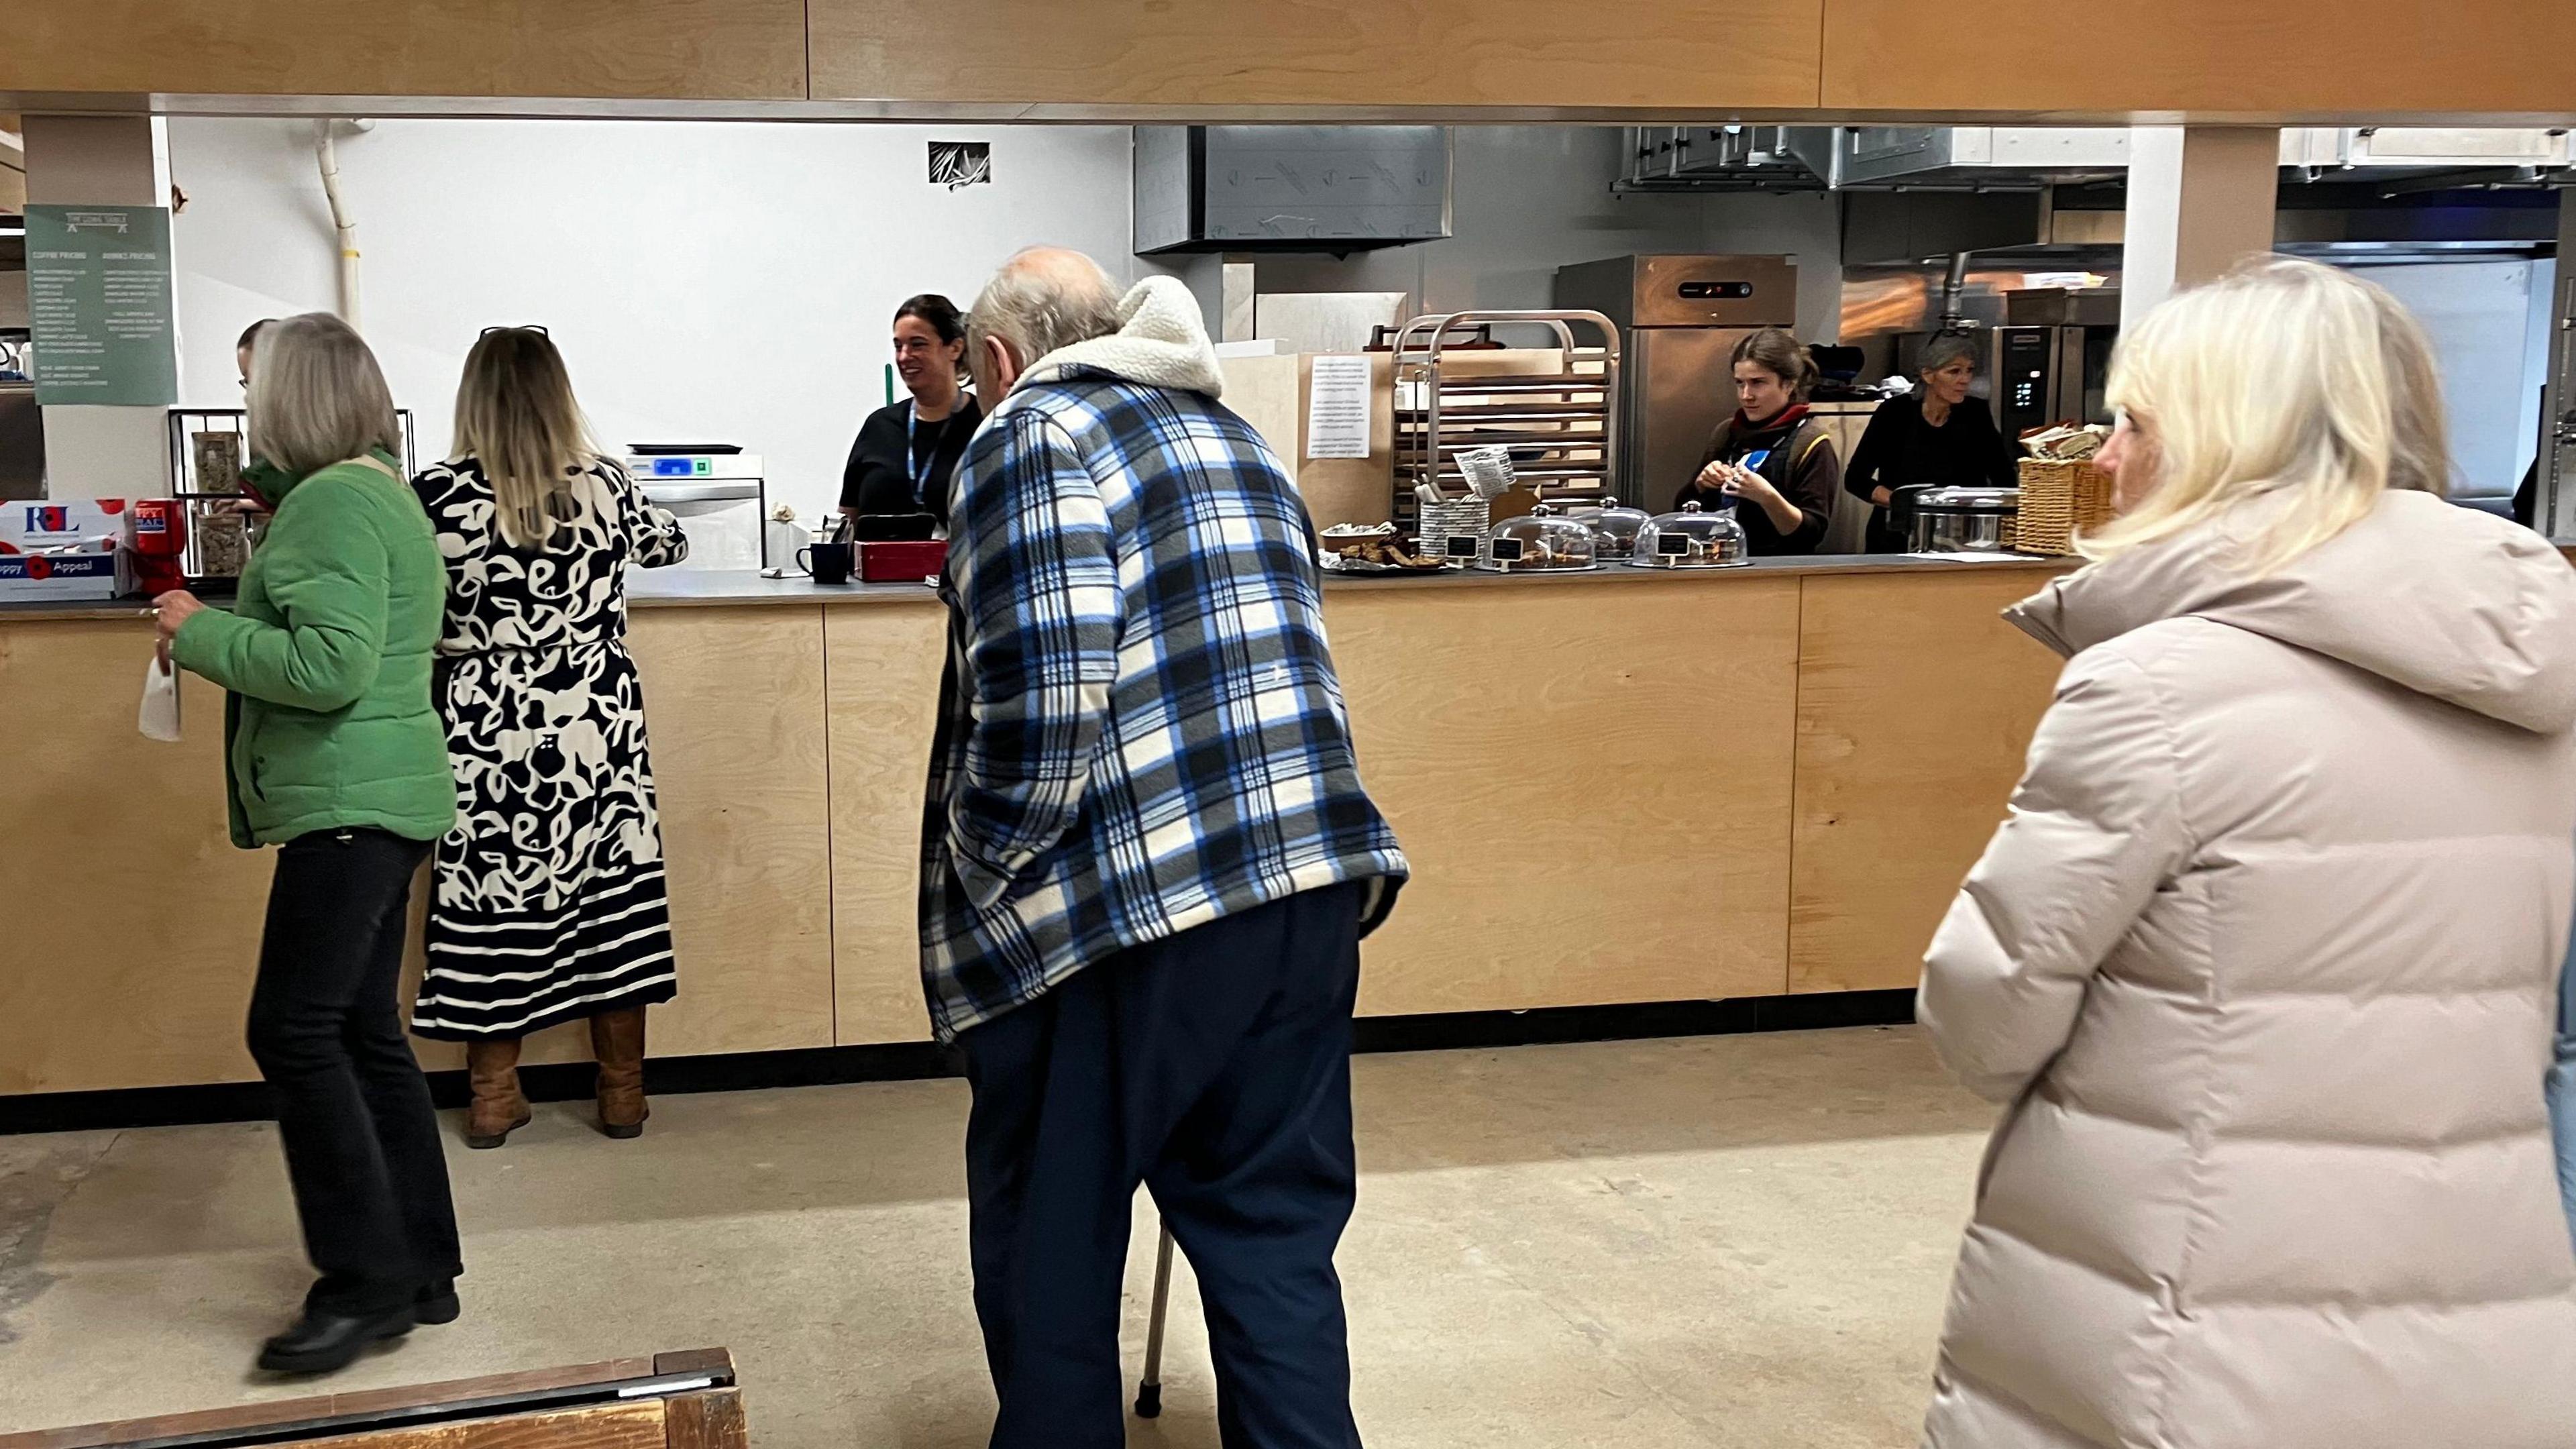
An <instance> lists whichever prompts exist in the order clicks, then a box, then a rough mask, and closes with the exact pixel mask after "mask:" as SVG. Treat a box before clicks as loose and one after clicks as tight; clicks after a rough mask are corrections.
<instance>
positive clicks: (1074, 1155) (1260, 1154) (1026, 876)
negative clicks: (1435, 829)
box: [921, 250, 1405, 1449]
mask: <svg viewBox="0 0 2576 1449" xmlns="http://www.w3.org/2000/svg"><path fill="white" fill-rule="evenodd" d="M967 348H968V359H969V364H970V366H972V367H973V368H974V370H975V374H976V383H977V392H978V394H979V395H980V396H981V397H983V398H984V399H985V400H986V401H985V406H986V408H987V409H988V410H989V415H988V417H987V419H986V421H985V423H984V425H983V427H982V428H981V429H980V430H979V431H978V432H977V434H976V435H975V439H974V441H973V442H971V443H969V444H968V445H967V449H966V455H965V458H964V459H963V461H962V462H961V463H960V464H959V466H958V469H957V473H956V478H955V482H954V484H953V496H952V498H951V500H950V509H949V518H950V528H951V534H952V537H951V540H950V543H949V549H948V564H947V570H946V573H945V575H944V576H943V580H942V591H943V593H944V595H945V597H946V599H947V601H948V604H949V609H950V617H951V623H952V631H951V652H950V662H949V673H948V678H947V680H946V681H945V682H944V683H943V686H942V688H941V696H942V708H941V722H940V734H939V738H938V740H937V742H936V743H935V745H934V746H933V750H932V763H931V780H930V798H929V808H928V811H927V817H926V820H925V822H924V830H923V847H924V852H923V869H922V905H921V919H922V974H923V979H924V984H925V987H926V989H927V991H928V995H929V998H930V1012H931V1019H932V1021H933V1023H934V1024H935V1025H936V1026H937V1028H938V1030H939V1034H940V1035H941V1037H942V1038H943V1039H952V1040H954V1041H955V1042H956V1043H957V1045H958V1047H959V1048H960V1049H961V1051H962V1052H963V1054H964V1056H965V1059H966V1063H967V1076H968V1080H969V1081H970V1083H971V1084H972V1086H973V1088H974V1109H973V1113H972V1116H971V1117H970V1119H969V1121H968V1124H967V1129H966V1169H967V1187H968V1194H969V1197H970V1199H971V1203H972V1211H973V1223H972V1237H973V1249H974V1265H975V1309H976V1313H977V1316H978V1317H979V1318H980V1319H981V1320H982V1323H983V1328H984V1343H985V1351H986V1355H987V1357H988V1359H989V1360H990V1364H991V1368H992V1373H993V1382H994V1387H995V1389H996V1390H997V1392H998V1394H999V1396H1000V1400H1001V1404H1000V1412H999V1415H998V1418H997V1420H996V1423H995V1427H994V1430H993V1438H992V1442H993V1443H994V1444H995V1445H996V1446H1016V1445H1036V1444H1044V1445H1049V1446H1071V1449H1081V1446H1091V1445H1099V1446H1104V1449H1108V1446H1117V1445H1120V1444H1123V1443H1124V1442H1125V1426H1124V1402H1123V1400H1124V1392H1123V1391H1124V1382H1125V1381H1124V1377H1123V1375H1122V1373H1121V1370H1120V1365H1119V1359H1118V1322H1119V1306H1120V1298H1121V1295H1120V1286H1121V1282H1122V1279H1123V1275H1124V1269H1125V1263H1126V1255H1127V1240H1128V1224H1129V1221H1130V1217H1131V1214H1132V1212H1133V1203H1134V1199H1135V1193H1136V1187H1137V1184H1139V1183H1140V1182H1141V1183H1143V1184H1145V1185H1147V1186H1148V1187H1150V1188H1151V1189H1152V1191H1153V1195H1154V1200H1155V1202H1156V1203H1157V1205H1159V1206H1160V1208H1161V1209H1162V1212H1163V1216H1164V1218H1165V1220H1166V1221H1167V1222H1169V1223H1170V1224H1171V1227H1172V1232H1173V1235H1174V1236H1175V1237H1176V1238H1177V1239H1178V1240H1179V1242H1180V1245H1181V1247H1182V1249H1183V1250H1184V1251H1185V1252H1187V1253H1188V1255H1189V1259H1190V1264H1191V1266H1192V1268H1193V1269H1195V1270H1196V1272H1197V1276H1198V1281H1199V1289H1200V1294H1201V1296H1202V1298H1203V1299H1204V1300H1205V1302H1206V1305H1207V1318H1208V1331H1209V1337H1210V1340H1211V1345H1210V1346H1211V1349H1212V1352H1213V1355H1214V1359H1215V1365H1216V1376H1217V1390H1218V1421H1219V1424H1220V1428H1221V1432H1222V1434H1223V1438H1224V1442H1225V1443H1226V1444H1227V1445H1228V1446H1265V1449H1266V1446H1290V1445H1294V1446H1310V1445H1311V1446H1324V1445H1331V1446H1336V1449H1340V1446H1350V1445H1356V1444H1358V1443H1359V1432H1358V1429H1357V1428H1356V1427H1355V1425H1354V1424H1353V1423H1352V1419H1351V1409H1350V1353H1349V1349H1348V1346H1347V1342H1346V1339H1347V1334H1346V1330H1345V1325H1344V1318H1343V1311H1342V1296H1341V1282H1340V1280H1339V1279H1338V1278H1337V1277H1336V1276H1335V1275H1334V1272H1333V1249H1334V1246H1335V1245H1336V1244H1337V1243H1338V1242H1339V1241H1340V1238H1341V1233H1342V1228H1343V1226H1344V1225H1345V1224H1346V1223H1347V1222H1348V1221H1349V1219H1350V1214H1351V1205H1352V1199H1353V1194H1354V1187H1355V1177H1356V1170H1355V1167H1354V1163H1353V1154H1352V1146H1351V1101H1350V1045H1351V1006H1352V1000H1353V997H1354V995H1355V993H1356V992H1357V989H1358V983H1359V941H1360V938H1361V937H1362V936H1363V935H1365V934H1367V932H1368V931H1369V930H1370V929H1371V928H1373V927H1374V926H1375V925H1376V924H1377V923H1378V922H1379V921H1381V920H1383V919H1384V918H1385V915H1386V913H1387V911H1388V909H1389V908H1390V907H1391V906H1392V905H1393V902H1394V896H1395V892H1396V888H1397V887H1398V886H1399V885H1400V884H1401V883H1402V881H1403V879H1404V876H1405V863H1404V857H1403V855H1402V853H1401V852H1399V851H1398V850H1397V848H1396V843H1395V836H1394V834H1393V832H1391V831H1390V830H1389V829H1388V828H1387V824H1386V821H1385V820H1384V819H1383V818H1381V817H1380V816H1379V814H1378V811H1377V808H1376V807H1375V806H1374V805H1372V804H1371V803H1370V801H1369V797H1368V794H1367V792H1366V791H1365V790H1363V789H1362V788H1361V785H1360V778H1359V770H1358V766H1357V763H1356V761H1355V760H1354V758H1353V755H1352V750H1351V739H1350V723H1349V720H1348V718H1347V717H1346V716H1345V714H1344V711H1343V707H1342V696H1341V688H1340V685H1339V683H1338V682H1337V681H1336V680H1335V678H1334V675H1333V660H1332V653H1331V651H1330V649H1329V648H1328V647H1327V645H1326V643H1325V640H1324V624H1323V613H1322V597H1321V594H1320V591H1319V585H1318V581H1317V573H1316V568H1315V545H1314V537H1313V531H1312V527H1311V525H1310V523H1309V521H1308V519H1307V517H1306V511H1305V507H1304V505H1303V504H1302V503H1300V502H1299V500H1298V497H1297V493H1296V489H1295V487H1294V485H1292V484H1291V483H1290V481H1289V479H1288V478H1287V476H1286V474H1285V473H1284V472H1283V470H1282V469H1281V467H1280V463H1279V460H1278V458H1277V457H1275V456H1273V455H1272V453H1271V451H1270V449H1269V448H1268V447H1266V446H1264V445H1263V443H1262V441H1261V438H1260V436H1259V435H1258V434H1257V433H1255V432H1254V431H1253V429H1252V427H1251V425H1250V424H1248V423H1246V422H1244V421H1243V419H1241V418H1240V417H1237V416H1236V415H1235V414H1233V413H1232V412H1229V411H1228V410H1227V409H1226V408H1225V407H1224V406H1222V405H1221V404H1220V403H1219V402H1218V401H1217V395H1218V393H1219V391H1220V390H1221V388H1222V382H1221V380H1220V377H1219V374H1218V370H1217V363H1216V353H1215V349H1213V348H1212V347H1210V346H1209V344H1208V339H1207V332H1206V329H1205V328H1204V327H1203V326H1202V324H1201V323H1200V321H1199V317H1198V305H1197V303H1196V301H1195V300H1194V299H1193V298H1192V297H1191V295H1190V293H1189V290H1188V289H1187V288H1186V287H1184V286H1182V285H1181V284H1180V283H1179V282H1176V281H1174V280H1172V279H1170V278H1164V277H1157V278H1150V279H1148V280H1147V281H1146V282H1145V283H1144V284H1143V285H1141V286H1139V287H1137V288H1136V289H1135V290H1134V291H1132V292H1130V293H1128V294H1127V296H1126V297H1125V299H1124V300H1123V301H1122V300H1121V299H1120V298H1119V296H1118V294H1117V292H1116V290H1115V289H1114V288H1113V287H1112V286H1111V285H1110V282H1109V279H1108V277H1107V275H1106V274H1104V273H1103V272H1102V271H1101V269H1100V267H1099V266H1098V265H1097V264H1096V263H1094V262H1092V261H1091V260H1090V259H1089V258H1087V257H1084V256H1081V255H1079V254H1077V253H1072V252H1063V251H1047V250H1041V251H1031V252H1026V253H1023V254H1021V255H1020V256H1018V257H1016V258H1014V259H1013V260H1012V261H1011V262H1010V263H1009V264H1008V265H1007V266H1005V267H1004V268H1003V269H1002V271H1001V273H1000V274H999V275H998V276H996V277H995V278H994V279H993V281H992V283H991V284H990V285H989V286H987V287H986V288H985V290H984V293H983V295H982V296H981V297H979V298H978V299H977V300H976V303H975V308H974V312H973V315H972V317H971V319H970V320H969V323H968V329H967Z"/></svg>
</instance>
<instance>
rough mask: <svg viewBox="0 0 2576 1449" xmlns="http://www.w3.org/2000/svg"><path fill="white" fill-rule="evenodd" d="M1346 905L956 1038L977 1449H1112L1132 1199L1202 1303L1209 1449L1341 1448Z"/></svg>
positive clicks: (1283, 913)
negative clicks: (1162, 1233) (1167, 1234)
mask: <svg viewBox="0 0 2576 1449" xmlns="http://www.w3.org/2000/svg"><path fill="white" fill-rule="evenodd" d="M1366 889H1367V887H1366V886H1365V885H1343V886H1335V887H1332V888H1330V889H1326V890H1318V891H1311V892H1308V893H1305V894H1303V895H1298V896H1292V897H1290V898H1289V899H1287V900H1284V901H1278V902H1274V903H1272V904H1270V905H1268V906H1264V907H1260V908H1258V909H1255V910H1252V911H1247V912H1245V913H1243V914H1241V915H1237V916H1229V917H1226V918H1223V919H1221V920H1218V921H1215V922H1212V923H1210V924H1208V925H1205V926H1201V927H1199V928H1197V929H1195V930H1191V931H1185V932H1183V933H1181V934H1180V935H1178V936H1174V937H1172V938H1170V939H1169V940H1165V941H1160V942H1156V943H1154V944H1152V945H1149V946H1144V947H1141V948H1139V949H1137V950H1134V951H1128V952H1122V953H1120V954H1119V955H1116V956H1113V957H1110V958H1109V959H1107V960H1104V961H1099V962H1095V963H1093V964H1092V965H1090V966H1087V967H1085V968H1084V969H1083V970H1081V971H1079V972H1077V973H1075V974H1074V975H1073V976H1072V977H1071V978H1070V979H1068V980H1067V981H1065V982H1064V984H1062V985H1060V986H1058V987H1056V988H1055V989H1054V990H1052V991H1049V992H1048V993H1047V994H1045V995H1044V996H1041V997H1039V998H1037V999H1036V1000H1035V1001H1032V1002H1030V1003H1029V1004H1027V1005H1025V1006H1022V1007H1019V1008H1018V1009H1016V1010H1014V1011H1011V1012H1009V1013H1008V1014H1006V1015H1003V1016H1000V1017H997V1018H995V1019H994V1020H992V1021H989V1022H986V1023H984V1024H983V1025H981V1026H977V1027H974V1028H972V1029H971V1030H969V1031H967V1032H965V1033H964V1034H963V1035H961V1036H960V1037H959V1038H958V1042H959V1045H960V1046H961V1047H962V1048H963V1049H964V1052H965V1056H966V1074H967V1080H968V1082H969V1083H970V1084H971V1085H972V1086H973V1088H974V1095H975V1102H974V1109H973V1113H972V1115H971V1117H970V1118H969V1120H968V1123H967V1128H966V1181H967V1192H968V1197H969V1199H970V1204H971V1208H972V1218H973V1238H974V1263H975V1312H976V1315H977V1317H978V1318H980V1319H981V1320H982V1322H983V1328H984V1349H985V1355H986V1357H987V1358H988V1359H989V1361H990V1363H991V1366H992V1372H993V1385H994V1388H995V1390H996V1391H997V1392H998V1394H999V1395H1000V1399H1001V1410H1000V1414H999V1416H998V1418H997V1420H996V1421H995V1424H994V1429H993V1439H992V1442H993V1444H994V1445H995V1446H996V1449H1017V1446H1021V1445H1039V1444H1044V1445H1050V1446H1064V1449H1090V1446H1100V1449H1115V1446H1118V1445H1122V1444H1124V1443H1125V1442H1126V1432H1125V1431H1126V1424H1125V1417H1126V1375H1125V1372H1124V1370H1123V1369H1122V1366H1121V1365H1120V1362H1119V1357H1118V1317H1119V1303H1120V1286H1121V1280H1122V1277H1123V1275H1124V1272H1125V1266H1126V1261H1127V1240H1128V1225H1129V1220H1130V1216H1131V1214H1132V1213H1133V1211H1134V1202H1135V1195H1136V1187H1137V1184H1138V1183H1140V1182H1141V1183H1144V1184H1145V1185H1147V1186H1148V1187H1150V1188H1151V1189H1152V1192H1153V1195H1154V1201H1155V1203H1156V1204H1157V1205H1158V1206H1160V1207H1161V1209H1162V1212H1163V1216H1164V1218H1165V1220H1166V1221H1168V1222H1169V1223H1170V1224H1171V1228H1172V1233H1173V1236H1174V1237H1175V1238H1176V1239H1177V1240H1178V1241H1179V1243H1180V1246H1181V1249H1182V1251H1184V1252H1185V1253H1187V1254H1188V1255H1189V1260H1190V1266H1191V1268H1192V1269H1194V1270H1195V1271H1196V1273H1197V1275H1198V1281H1199V1291H1200V1296H1201V1297H1202V1298H1203V1299H1204V1300H1205V1303H1206V1306H1207V1320H1208V1336H1209V1340H1210V1347H1211V1350H1212V1352H1213V1355H1214V1359H1215V1365H1216V1380H1217V1421H1218V1426H1219V1432H1220V1434H1221V1435H1222V1437H1223V1442H1224V1443H1225V1445H1226V1446H1227V1449H1251V1446H1259V1449H1274V1446H1282V1449H1284V1446H1299V1449H1306V1446H1332V1449H1352V1446H1356V1445H1358V1443H1359V1442H1360V1440H1359V1430H1358V1427H1357V1426H1356V1425H1355V1424H1354V1423H1353V1422H1352V1419H1351V1402H1350V1400H1351V1370H1350V1349H1349V1343H1348V1338H1349V1335H1348V1330H1347V1326H1346V1323H1345V1320H1344V1318H1343V1312H1342V1284H1341V1279H1340V1278H1339V1277H1337V1276H1336V1275H1335V1274H1334V1272H1333V1249H1334V1247H1335V1245H1336V1244H1337V1243H1339V1242H1340V1240H1341V1235H1342V1228H1343V1227H1344V1225H1345V1224H1347V1223H1348V1222H1349V1221H1350V1216H1351V1205H1352V1200H1353V1197H1354V1194H1355V1191H1356V1182H1357V1169H1356V1165H1355V1162H1354V1158H1353V1153H1352V1146H1351V1064H1350V1051H1351V1005H1352V1000H1353V998H1354V996H1355V995H1356V993H1357V991H1358V988H1359V922H1360V910H1361V905H1362V902H1363V900H1364V894H1363V893H1364V892H1365V890H1366Z"/></svg>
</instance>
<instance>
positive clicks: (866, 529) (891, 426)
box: [841, 292, 984, 538]
mask: <svg viewBox="0 0 2576 1449" xmlns="http://www.w3.org/2000/svg"><path fill="white" fill-rule="evenodd" d="M965 359H966V319H965V318H964V317H962V316H960V315H959V314H958V311H957V304H955V303H954V302H951V301H949V300H948V299H947V298H946V297H943V296H940V295H939V294H938V293H936V292H924V293H922V294H921V295H920V296H918V297H914V298H912V299H911V300H910V301H907V302H905V303H904V304H903V305H902V306H900V307H897V308H896V309H895V313H894V370H895V375H896V376H898V377H900V378H902V379H903V386H904V390H905V391H907V392H909V393H911V394H912V396H911V397H910V398H908V399H906V400H904V401H903V402H899V403H895V404H892V405H890V406H887V407H882V408H879V409H877V410H876V411H875V412H873V413H870V414H868V420H867V421H866V422H865V423H863V424H861V425H860V427H859V436H858V441H856V442H854V443H852V444H851V445H850V461H849V464H848V466H846V467H844V468H843V469H842V470H841V511H842V512H843V513H847V514H851V515H853V516H855V517H857V518H860V519H863V520H868V521H867V522H863V523H861V524H860V526H859V537H861V538H902V537H914V538H928V537H930V536H931V532H932V530H933V529H944V528H945V527H947V524H948V482H949V479H950V477H951V476H952V475H954V474H955V473H956V471H957V460H958V459H959V458H962V457H964V456H965V454H966V440H967V439H968V438H971V437H973V436H975V426H976V424H978V423H981V422H982V421H983V420H984V413H983V409H982V408H980V407H979V406H977V404H976V402H975V395H974V394H973V393H970V392H968V391H966V390H965V387H964V382H963V378H964V369H965Z"/></svg>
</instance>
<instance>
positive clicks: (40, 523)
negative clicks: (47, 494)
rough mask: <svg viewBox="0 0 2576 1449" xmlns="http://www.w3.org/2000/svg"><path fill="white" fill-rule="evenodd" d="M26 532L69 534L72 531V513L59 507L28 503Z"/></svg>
mask: <svg viewBox="0 0 2576 1449" xmlns="http://www.w3.org/2000/svg"><path fill="white" fill-rule="evenodd" d="M27 531H28V532H29V533H69V532H71V531H72V511H71V510H70V509H68V508H64V507H62V506H60V505H55V506H53V507H47V506H46V505H44V504H41V503H30V504H28V505H27Z"/></svg>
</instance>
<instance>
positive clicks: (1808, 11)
mask: <svg viewBox="0 0 2576 1449" xmlns="http://www.w3.org/2000/svg"><path fill="white" fill-rule="evenodd" d="M1821 3H1822V0H1779V3H1768V4H1765V3H1755V0H1608V3H1605V4H1597V5H1593V6H1589V7H1586V8H1585V9H1583V10H1582V11H1581V12H1580V13H1577V12H1574V11H1570V10H1569V9H1568V8H1567V7H1566V6H1565V5H1564V4H1563V3H1561V0H1369V3H1357V4H1355V3H1349V0H1189V3H1182V4H1174V3H1172V0H1082V3H1079V4H1066V3H1063V0H950V3H945V4H938V5H917V4H913V3H911V0H811V4H810V5H809V6H808V10H809V13H810V17H811V19H810V25H809V32H810V36H811V41H810V44H811V54H812V59H813V92H814V96H815V98H816V99H860V100H864V99H873V98H879V97H896V98H903V99H914V98H923V99H929V98H935V99H938V100H942V101H950V102H970V103H971V102H981V103H988V104H1038V105H1060V106H1086V107H1093V108H1098V109H1099V110H1101V111H1102V112H1104V113H1117V112H1119V111H1120V110H1121V109H1122V108H1124V109H1126V110H1127V111H1129V112H1130V113H1132V112H1133V111H1134V110H1136V109H1139V108H1150V107H1157V106H1231V107H1260V106H1315V107H1331V106H1341V107H1358V106H1500V107H1632V106H1660V107H1666V108H1673V107H1692V108H1710V109H1723V108H1730V107H1804V106H1812V105H1814V104H1815V99H1816V74H1817V42H1818V35H1819V24H1820V19H1821V12H1820V6H1821ZM1917 23H1918V25H1919V19H1918V22H1917Z"/></svg>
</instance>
